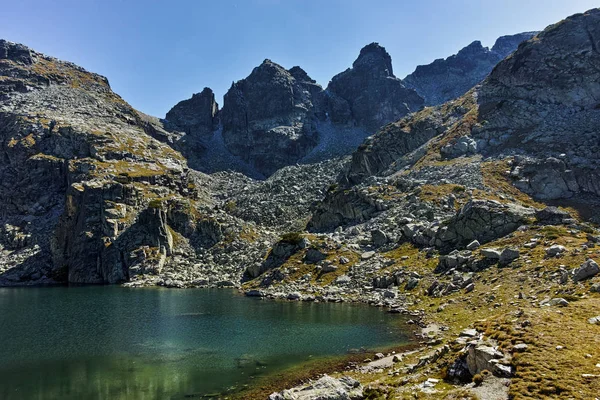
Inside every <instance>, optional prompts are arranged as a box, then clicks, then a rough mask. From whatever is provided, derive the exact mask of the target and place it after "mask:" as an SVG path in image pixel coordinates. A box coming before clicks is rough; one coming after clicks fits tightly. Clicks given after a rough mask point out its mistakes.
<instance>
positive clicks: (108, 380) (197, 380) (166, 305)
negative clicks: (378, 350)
mask: <svg viewBox="0 0 600 400" xmlns="http://www.w3.org/2000/svg"><path fill="white" fill-rule="evenodd" d="M0 315H2V321H3V324H2V325H1V326H0V343H2V344H3V346H2V347H0V398H2V399H49V398H60V399H157V398H159V399H164V398H183V397H184V396H186V395H194V394H195V395H199V394H206V393H211V392H216V391H221V390H223V389H225V388H228V387H231V386H241V385H244V384H247V383H248V382H251V377H252V376H256V375H259V374H265V373H268V372H270V371H276V370H279V369H281V368H285V367H288V366H291V365H294V364H297V363H301V362H304V361H306V360H307V359H309V358H310V357H311V356H325V355H336V354H344V353H346V352H347V351H348V350H350V349H353V348H360V347H371V348H372V347H377V346H386V345H390V344H396V343H399V342H402V341H405V337H404V335H403V333H402V328H403V324H400V323H399V322H398V316H395V315H389V314H386V313H384V312H380V311H378V310H374V309H372V308H368V307H364V306H355V305H346V304H314V303H295V302H271V301H261V300H258V299H248V298H244V297H243V296H239V295H237V294H235V292H232V291H225V290H212V291H211V290H164V289H124V288H118V287H76V288H27V289H0Z"/></svg>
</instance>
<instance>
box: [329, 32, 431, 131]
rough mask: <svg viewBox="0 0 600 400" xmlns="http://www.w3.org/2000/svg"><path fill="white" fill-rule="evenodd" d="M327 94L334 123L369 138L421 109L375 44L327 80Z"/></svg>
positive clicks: (385, 53)
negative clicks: (350, 126)
mask: <svg viewBox="0 0 600 400" xmlns="http://www.w3.org/2000/svg"><path fill="white" fill-rule="evenodd" d="M327 93H328V95H329V108H330V110H329V111H328V114H329V116H330V118H331V120H332V121H333V122H334V123H338V124H354V125H355V126H358V127H360V128H363V129H365V130H366V131H367V132H370V133H371V134H372V133H375V131H376V130H377V129H379V128H380V127H381V126H383V125H385V124H387V123H389V122H392V121H396V120H398V119H400V118H402V117H404V116H405V115H406V114H409V113H411V112H414V111H417V110H419V109H420V108H421V107H422V106H423V99H422V98H421V97H420V96H419V95H418V94H417V92H415V91H414V90H412V89H407V88H406V87H405V86H404V84H403V83H402V81H401V80H400V79H398V78H396V77H395V76H394V71H393V69H392V57H390V55H389V54H388V52H387V51H386V50H385V49H384V48H383V47H382V46H380V45H379V43H371V44H368V45H366V46H365V47H363V48H362V49H361V51H360V54H359V55H358V58H357V59H356V61H354V63H353V64H352V68H348V69H347V70H346V71H344V72H342V73H340V74H337V75H336V76H334V77H333V78H332V79H331V82H329V85H328V86H327Z"/></svg>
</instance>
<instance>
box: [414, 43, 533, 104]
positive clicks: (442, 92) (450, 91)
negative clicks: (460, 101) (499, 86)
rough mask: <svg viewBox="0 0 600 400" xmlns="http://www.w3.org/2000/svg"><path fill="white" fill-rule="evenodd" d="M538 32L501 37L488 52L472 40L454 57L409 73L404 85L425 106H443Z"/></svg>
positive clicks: (437, 61) (472, 85) (477, 81)
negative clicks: (414, 93)
mask: <svg viewBox="0 0 600 400" xmlns="http://www.w3.org/2000/svg"><path fill="white" fill-rule="evenodd" d="M537 33H538V32H524V33H519V34H516V35H510V36H502V37H500V38H498V40H496V43H495V44H494V46H493V47H492V48H491V49H488V48H487V47H483V46H482V45H481V42H479V41H474V42H473V43H471V44H470V45H468V46H467V47H465V48H463V49H461V50H460V51H459V52H458V53H457V54H455V55H453V56H450V57H448V58H446V59H438V60H435V61H434V62H432V63H431V64H428V65H419V66H418V67H417V68H416V70H415V71H414V72H413V73H412V74H410V75H408V76H407V77H406V78H404V83H405V85H406V86H407V87H409V88H413V89H415V90H416V91H417V93H419V95H421V96H422V97H423V98H424V99H425V104H426V105H428V106H433V105H438V104H442V103H445V102H447V101H448V100H452V99H455V98H457V97H460V96H462V95H463V94H465V93H466V92H467V91H469V90H470V89H471V88H473V87H474V86H475V85H477V84H478V83H479V82H481V81H482V80H483V79H484V78H485V77H486V76H487V75H488V74H489V73H490V72H491V71H492V69H493V68H494V67H495V66H496V64H498V63H499V62H500V61H501V60H503V59H504V58H506V56H508V55H509V54H511V53H512V52H514V51H515V50H516V49H517V47H518V46H519V44H520V43H521V42H523V41H525V40H529V39H531V38H532V37H533V36H535V35H536V34H537Z"/></svg>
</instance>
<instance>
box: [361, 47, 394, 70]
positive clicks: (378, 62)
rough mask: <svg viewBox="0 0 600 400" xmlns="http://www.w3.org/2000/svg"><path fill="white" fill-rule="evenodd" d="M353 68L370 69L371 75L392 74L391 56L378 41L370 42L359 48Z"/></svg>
mask: <svg viewBox="0 0 600 400" xmlns="http://www.w3.org/2000/svg"><path fill="white" fill-rule="evenodd" d="M352 67H353V68H356V69H360V70H363V71H370V73H372V74H373V75H382V76H394V70H393V68H392V57H391V56H390V55H389V54H388V52H387V51H386V50H385V48H384V47H383V46H381V45H380V44H379V43H375V42H374V43H370V44H368V45H366V46H365V47H363V48H362V49H361V50H360V54H359V55H358V58H357V59H356V61H354V63H353V64H352Z"/></svg>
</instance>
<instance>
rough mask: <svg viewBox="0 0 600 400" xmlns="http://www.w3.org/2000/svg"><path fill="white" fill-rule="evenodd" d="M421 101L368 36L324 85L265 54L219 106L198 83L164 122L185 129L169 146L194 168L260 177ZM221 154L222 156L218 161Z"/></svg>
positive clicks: (340, 147)
mask: <svg viewBox="0 0 600 400" xmlns="http://www.w3.org/2000/svg"><path fill="white" fill-rule="evenodd" d="M422 104H423V100H422V99H421V98H420V97H419V95H417V94H416V92H415V91H414V90H412V89H407V88H405V87H404V85H403V83H402V81H401V80H400V79H398V78H396V77H395V76H394V74H393V70H392V64H391V57H390V55H389V54H388V53H387V52H386V51H385V49H384V48H383V47H381V46H380V45H378V44H377V43H372V44H370V45H368V46H365V47H364V48H363V49H362V50H361V52H360V54H359V56H358V58H357V60H356V61H355V62H354V64H353V66H352V68H349V69H348V70H346V71H344V72H342V73H340V74H338V75H336V76H335V77H333V78H332V80H331V82H330V83H329V85H328V86H327V88H326V89H323V88H322V87H321V86H320V85H318V84H317V83H316V82H315V81H314V80H313V79H312V78H310V76H309V75H308V74H307V73H306V72H305V71H304V70H303V69H302V68H300V67H297V66H296V67H293V68H291V69H289V70H286V69H285V68H284V67H282V66H280V65H278V64H276V63H274V62H273V61H271V60H265V61H264V62H263V63H262V64H261V65H260V66H258V67H256V68H255V69H254V70H253V71H252V73H251V74H250V75H249V76H248V77H247V78H245V79H242V80H240V81H238V82H235V83H233V84H232V86H231V88H230V89H229V90H228V91H227V93H226V94H225V97H224V106H223V109H222V110H220V111H219V110H218V108H217V106H216V103H215V102H214V95H213V94H212V91H210V89H205V90H204V91H203V92H202V93H198V94H195V95H194V96H193V97H192V98H191V99H189V100H184V101H182V102H180V103H179V104H177V105H176V106H175V107H173V109H171V111H169V113H167V118H166V126H168V127H169V128H171V129H174V130H179V131H181V132H184V133H185V134H186V135H185V136H183V137H182V139H181V142H180V143H176V144H175V146H174V147H175V148H176V149H178V150H179V151H181V152H182V153H183V154H184V155H186V157H188V159H190V162H191V163H192V166H194V167H195V168H196V169H199V170H202V171H206V172H215V171H219V170H224V169H228V168H229V169H234V170H237V171H240V172H242V173H245V174H247V175H249V176H252V177H258V178H261V177H266V176H269V175H271V174H273V173H274V172H275V171H277V170H278V169H280V168H282V167H284V166H288V165H294V164H296V163H298V162H300V163H306V162H319V161H324V160H328V159H331V158H333V157H340V156H345V155H348V154H350V153H351V152H352V150H353V149H354V148H355V147H356V146H357V145H358V144H359V143H360V142H361V141H362V140H363V139H364V138H365V137H366V136H368V135H369V134H372V133H374V132H375V131H376V130H377V129H378V128H379V127H381V126H382V125H384V124H386V123H388V122H392V121H395V120H397V119H399V118H401V117H403V116H405V115H407V114H408V113H410V112H414V111H417V110H419V109H420V108H421V107H422ZM216 121H218V122H220V123H217V125H215V122H216ZM222 158H225V159H227V160H228V163H219V161H218V160H219V159H222Z"/></svg>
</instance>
